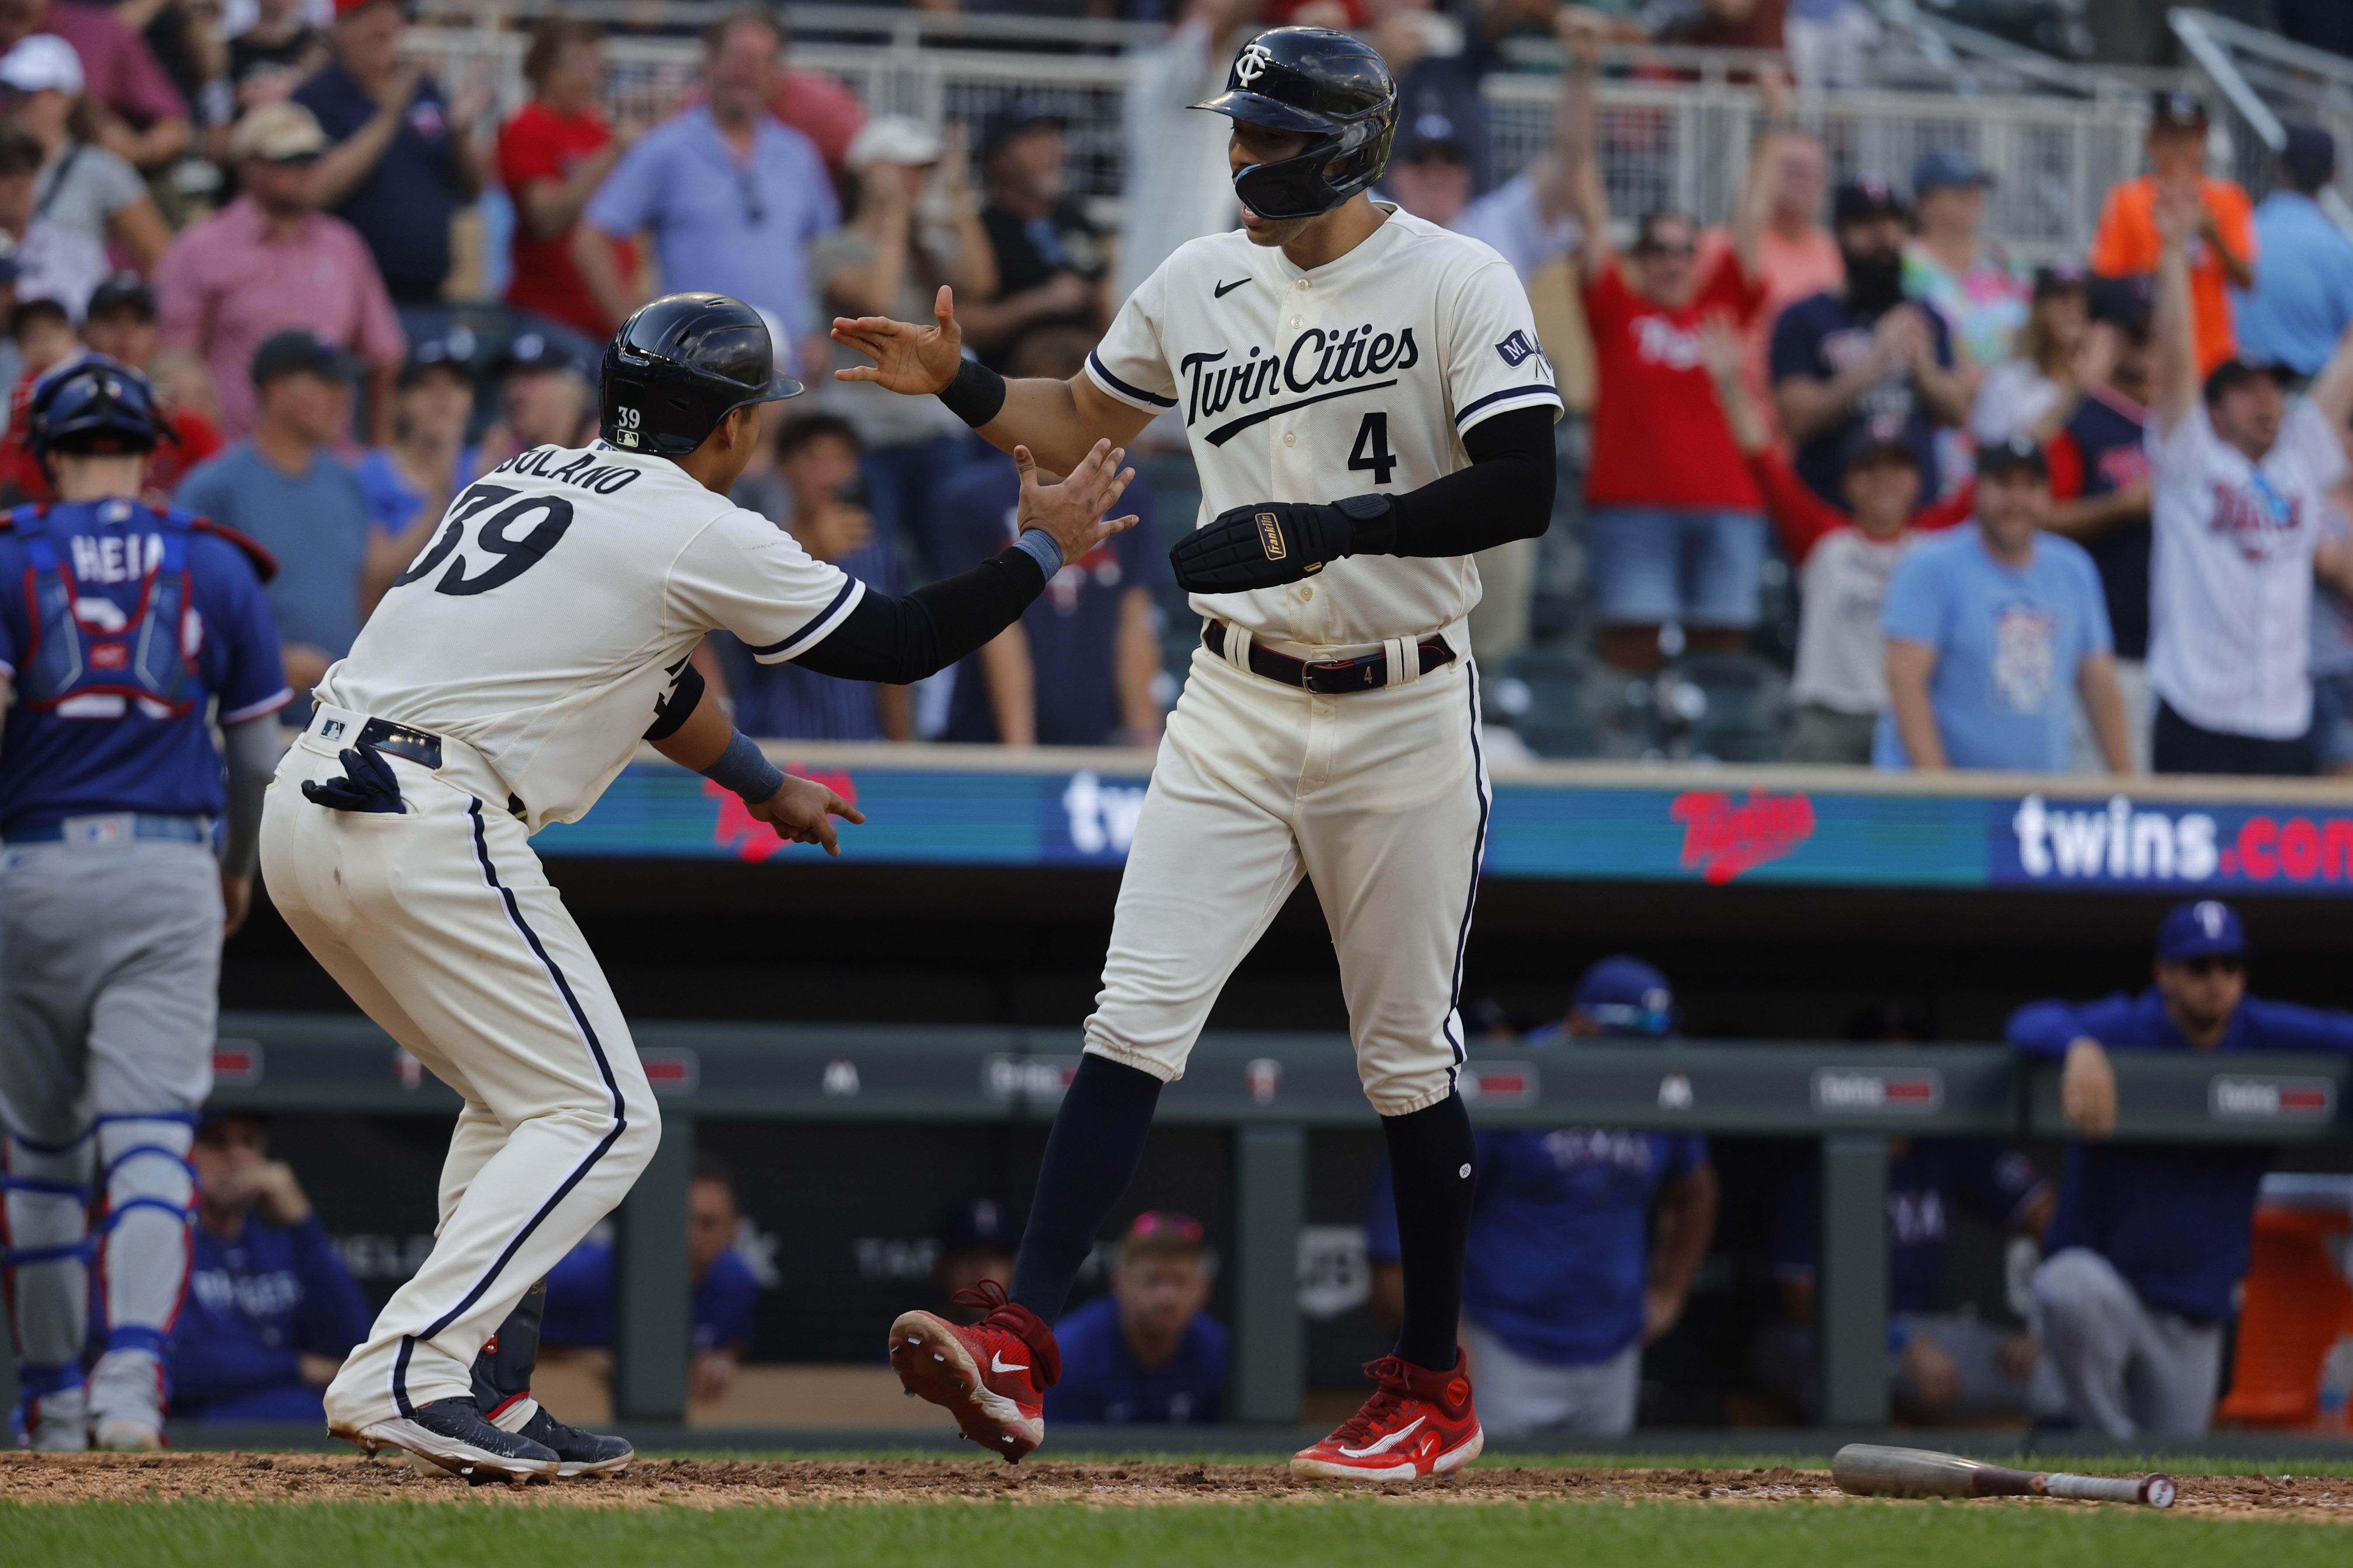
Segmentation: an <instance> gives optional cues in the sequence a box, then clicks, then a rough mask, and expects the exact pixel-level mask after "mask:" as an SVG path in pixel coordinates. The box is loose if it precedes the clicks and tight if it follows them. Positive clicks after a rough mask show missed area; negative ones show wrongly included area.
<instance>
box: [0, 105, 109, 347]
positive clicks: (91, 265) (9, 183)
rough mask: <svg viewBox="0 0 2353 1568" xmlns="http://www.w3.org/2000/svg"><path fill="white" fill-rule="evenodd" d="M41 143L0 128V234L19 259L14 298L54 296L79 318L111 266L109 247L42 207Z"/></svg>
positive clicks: (11, 252) (14, 131) (68, 312)
mask: <svg viewBox="0 0 2353 1568" xmlns="http://www.w3.org/2000/svg"><path fill="white" fill-rule="evenodd" d="M40 178H41V144H40V143H39V142H36V141H34V140H33V139H32V138H31V137H30V136H27V135H26V134H25V133H24V132H21V131H16V130H8V131H0V237H5V239H6V240H7V241H8V242H9V255H10V257H11V258H13V259H14V260H15V261H16V298H17V299H18V300H56V301H57V302H58V304H60V305H62V306H64V307H65V310H66V314H67V315H69V316H70V317H71V318H73V320H75V321H79V320H81V316H82V311H83V310H84V309H86V308H87V307H88V306H89V304H90V290H91V289H95V288H97V287H98V286H99V284H100V282H101V281H103V280H104V279H105V277H106V274H107V272H108V270H109V269H108V268H107V265H106V247H104V246H102V245H100V244H99V242H98V241H96V240H94V239H92V238H90V236H88V235H86V234H83V233H82V232H80V231H79V229H72V228H68V227H67V226H65V225H64V224H61V223H58V222H55V221H53V220H52V219H49V218H46V217H43V216H41V213H40V205H41V203H40V194H39V192H40Z"/></svg>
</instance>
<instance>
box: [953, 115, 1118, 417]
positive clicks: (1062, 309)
mask: <svg viewBox="0 0 2353 1568" xmlns="http://www.w3.org/2000/svg"><path fill="white" fill-rule="evenodd" d="M1068 157H1069V150H1068V148H1067V147H1066V146H1065V144H1064V142H1063V141H1062V122H1061V121H1060V119H1058V118H1056V117H1055V116H1054V115H1052V114H1050V113H1049V112H1047V110H1046V109H1045V108H1044V106H1043V105H1041V104H1039V103H1038V102H1037V101H1036V100H1032V99H1026V98H1017V99H1014V100H1011V101H1010V102H1008V103H1007V104H1005V105H1004V106H1003V107H1002V108H1000V109H999V110H997V112H996V113H995V114H993V115H991V116H990V117H989V120H988V122H987V126H986V127H985V128H984V129H983V132H982V134H981V143H980V158H981V167H982V169H983V170H984V171H985V172H986V173H987V179H988V205H987V206H986V207H984V208H982V209H981V215H980V221H981V224H982V225H983V226H985V227H986V228H987V231H988V245H989V250H990V253H991V254H992V255H994V256H995V258H996V259H997V292H996V293H995V294H994V295H993V296H991V297H990V298H988V299H987V300H970V301H966V300H958V301H957V302H956V316H957V319H958V320H959V321H962V322H963V323H964V335H965V342H967V343H969V344H970V345H972V347H973V349H974V350H975V351H976V352H977V353H979V355H980V357H981V359H982V361H983V362H985V363H987V364H988V365H989V367H990V368H992V369H994V370H997V371H1003V370H1004V369H1005V368H1006V366H1008V364H1010V363H1012V362H1013V355H1014V353H1015V351H1016V350H1018V348H1019V347H1020V346H1021V339H1022V338H1023V336H1024V335H1025V334H1027V333H1029V332H1033V331H1038V330H1039V329H1040V328H1043V327H1076V328H1079V329H1081V330H1082V331H1089V332H1093V333H1097V334H1100V333H1101V332H1102V331H1103V328H1104V326H1105V325H1106V324H1108V322H1109V321H1110V315H1109V311H1108V309H1107V302H1106V301H1105V300H1104V299H1103V287H1104V279H1105V276H1106V273H1107V267H1108V262H1109V258H1108V257H1107V256H1106V255H1105V253H1104V247H1103V235H1102V232H1101V231H1100V230H1098V229H1097V228H1096V227H1095V226H1094V224H1093V222H1092V220H1091V219H1089V218H1088V216H1087V215H1086V209H1085V208H1084V207H1082V205H1080V204H1079V202H1078V199H1077V198H1076V197H1074V196H1071V195H1065V194H1064V192H1063V189H1062V181H1063V174H1064V169H1065V165H1066V163H1067V161H1068Z"/></svg>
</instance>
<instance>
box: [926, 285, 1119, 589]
mask: <svg viewBox="0 0 2353 1568" xmlns="http://www.w3.org/2000/svg"><path fill="white" fill-rule="evenodd" d="M942 292H945V290H942ZM1126 456H1127V451H1126V448H1124V447H1113V445H1112V444H1111V443H1110V442H1109V441H1097V442H1096V443H1095V444H1094V449H1093V450H1092V451H1090V452H1089V453H1088V454H1087V455H1086V456H1085V457H1084V458H1081V459H1080V460H1079V466H1078V467H1077V468H1072V469H1071V471H1070V474H1069V476H1068V477H1067V478H1065V479H1063V480H1062V482H1061V483H1060V484H1058V485H1055V484H1046V483H1043V482H1041V481H1040V480H1039V477H1038V459H1037V458H1034V457H1032V456H1030V454H1029V447H1014V448H1013V466H1014V467H1015V468H1018V469H1020V470H1021V508H1020V519H1021V526H1022V527H1023V528H1025V529H1028V528H1034V529H1037V530H1038V531H1039V532H1041V533H1043V534H1045V535H1046V537H1048V538H1049V539H1051V540H1052V541H1053V542H1055V543H1056V544H1058V545H1060V547H1061V551H1062V559H1063V560H1064V561H1076V560H1077V559H1079V557H1081V556H1082V555H1084V554H1085V553H1086V552H1088V551H1090V550H1092V549H1093V548H1094V547H1095V546H1096V545H1098V544H1101V543H1102V542H1103V541H1104V540H1106V539H1109V538H1110V537H1111V536H1112V535H1113V534H1114V533H1124V532H1126V531H1128V530H1129V529H1131V528H1134V526H1135V524H1136V517H1135V514H1134V513H1133V512H1131V513H1129V514H1128V515H1127V516H1125V517H1112V518H1107V517H1105V516H1103V513H1105V512H1107V511H1109V510H1111V509H1112V503H1113V502H1114V501H1116V500H1119V498H1120V493H1121V492H1122V491H1124V490H1125V489H1127V484H1128V481H1129V480H1130V479H1134V478H1135V470H1134V468H1121V467H1120V466H1119V465H1120V460H1121V459H1122V458H1125V457H1126Z"/></svg>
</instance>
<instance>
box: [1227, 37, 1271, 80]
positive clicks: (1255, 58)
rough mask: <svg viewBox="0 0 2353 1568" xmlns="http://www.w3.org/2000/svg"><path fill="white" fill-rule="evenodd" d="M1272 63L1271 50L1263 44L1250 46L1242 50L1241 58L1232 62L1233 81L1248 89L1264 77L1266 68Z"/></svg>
mask: <svg viewBox="0 0 2353 1568" xmlns="http://www.w3.org/2000/svg"><path fill="white" fill-rule="evenodd" d="M1273 63H1274V51H1273V50H1271V49H1270V48H1268V47H1266V46H1265V45H1264V44H1252V45H1250V47H1248V48H1245V49H1244V50H1242V54H1241V58H1240V59H1238V60H1236V61H1235V62H1234V79H1235V80H1236V81H1239V82H1240V83H1241V84H1242V85H1243V86H1244V87H1248V86H1250V84H1251V83H1252V82H1255V81H1256V80H1258V79H1259V78H1260V77H1261V76H1264V75H1265V74H1266V68H1267V67H1269V66H1271V65H1272V64H1273Z"/></svg>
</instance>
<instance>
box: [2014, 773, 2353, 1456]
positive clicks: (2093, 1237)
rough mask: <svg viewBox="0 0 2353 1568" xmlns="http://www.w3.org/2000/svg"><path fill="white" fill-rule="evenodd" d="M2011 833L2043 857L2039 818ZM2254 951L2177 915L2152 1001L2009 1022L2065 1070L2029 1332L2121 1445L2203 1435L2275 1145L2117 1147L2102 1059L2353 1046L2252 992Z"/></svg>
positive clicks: (2026, 1047)
mask: <svg viewBox="0 0 2353 1568" xmlns="http://www.w3.org/2000/svg"><path fill="white" fill-rule="evenodd" d="M2043 832H2044V826H2043V824H2042V822H2041V821H2039V820H2036V821H2031V822H2028V823H2026V824H2025V825H2024V826H2022V827H2021V834H2022V835H2028V837H2022V838H2021V850H2022V852H2024V853H2029V854H2033V855H2045V856H2047V854H2048V852H2049V851H2048V847H2047V846H2046V845H2045V844H2044V842H2043V839H2042V835H2043ZM2247 953H2248V946H2247V931H2246V925H2245V922H2244V921H2242V920H2241V918H2240V916H2239V911H2238V910H2234V909H2232V907H2231V906H2230V905H2228V904H2225V903H2221V902H2220V901H2218V900H2212V899H2205V900H2200V901H2198V902H2196V903H2188V904H2178V905H2176V906H2175V907H2174V908H2173V909H2172V910H2170V911H2169V912H2168V914H2167V915H2166V917H2165V920H2164V922H2163V923H2162V924H2160V925H2159V926H2158V932H2157V960H2156V963H2155V965H2154V971H2155V973H2154V978H2155V981H2156V984H2153V985H2151V986H2150V987H2149V988H2148V989H2147V990H2146V991H2143V992H2142V993H2141V994H2139V995H2137V996H2127V995H2124V994H2116V995H2112V996H2109V997H2106V998H2105V999H2103V1000H2101V1001H2098V1002H2089V1003H2083V1004H2071V1003H2066V1002H2057V1001H2052V1002H2036V1003H2031V1004H2030V1005H2027V1006H2024V1007H2021V1008H2020V1009H2019V1010H2018V1011H2017V1012H2015V1013H2013V1014H2011V1015H2010V1023H2009V1025H2008V1027H2007V1037H2008V1038H2009V1041H2010V1044H2011V1045H2012V1046H2014V1047H2017V1048H2018V1049H2019V1050H2021V1051H2023V1052H2025V1053H2027V1054H2028V1055H2029V1056H2031V1057H2037V1058H2044V1059H2046V1060H2050V1061H2056V1062H2060V1063H2062V1064H2063V1067H2062V1069H2061V1072H2060V1078H2059V1100H2060V1105H2061V1107H2062V1109H2063V1110H2064V1111H2065V1113H2066V1117H2067V1121H2068V1123H2069V1125H2070V1126H2072V1127H2073V1129H2074V1130H2075V1134H2076V1141H2075V1142H2073V1143H2070V1144H2069V1145H2068V1146H2067V1174H2066V1179H2065V1181H2064V1183H2063V1184H2062V1186H2061V1188H2060V1193H2059V1212H2058V1216H2057V1217H2056V1218H2055V1219H2054V1220H2052V1225H2051V1230H2050V1233H2049V1234H2048V1235H2047V1236H2046V1237H2044V1240H2043V1248H2044V1252H2045V1255H2046V1256H2045V1259H2044V1262H2043V1264H2042V1268H2040V1269H2038V1270H2037V1271H2036V1273H2035V1276H2034V1327H2035V1335H2036V1337H2037V1338H2038V1339H2040V1340H2041V1341H2042V1350H2043V1354H2044V1355H2045V1356H2046V1357H2047V1358H2048V1359H2049V1361H2050V1363H2051V1365H2052V1369H2053V1370H2054V1371H2056V1372H2057V1373H2058V1374H2059V1381H2060V1383H2061V1384H2063V1386H2064V1388H2065V1389H2066V1393H2067V1403H2068V1405H2069V1407H2070V1409H2071V1411H2072V1413H2073V1415H2074V1417H2075V1418H2076V1420H2078V1421H2080V1422H2082V1423H2083V1424H2084V1426H2091V1427H2096V1428H2097V1429H2099V1430H2100V1431H2103V1432H2105V1433H2106V1434H2107V1435H2108V1436H2110V1437H2113V1438H2115V1439H2116V1440H2117V1441H2119V1442H2126V1441H2130V1440H2132V1439H2134V1438H2137V1437H2195V1436H2199V1435H2200V1434H2201V1433H2203V1432H2204V1431H2205V1430H2206V1423H2207V1419H2208V1416H2209V1415H2210V1414H2211V1411H2212V1409H2213V1405H2214V1397H2215V1394H2216V1392H2217V1390H2216V1381H2217V1378H2218V1376H2219V1374H2220V1373H2221V1359H2222V1343H2223V1335H2224V1331H2225V1328H2226V1326H2227V1324H2228V1322H2229V1320H2230V1319H2231V1318H2232V1316H2233V1315H2234V1314H2235V1313H2236V1310H2237V1303H2236V1300H2235V1297H2236V1293H2237V1291H2238V1288H2239V1282H2240V1280H2241V1279H2243V1278H2244V1277H2245V1275H2246V1272H2247V1261H2248V1257H2249V1253H2250V1248H2251V1247H2252V1233H2253V1223H2254V1210H2255V1194H2256V1191H2257V1189H2258V1187H2259V1185H2260V1184H2261V1183H2262V1181H2263V1172H2264V1171H2265V1170H2266V1169H2267V1168H2269V1166H2270V1165H2271V1163H2272V1161H2273V1159H2274V1156H2275V1155H2276V1154H2277V1152H2278V1151H2277V1150H2275V1149H2271V1148H2265V1147H2263V1146H2260V1145H2254V1144H2245V1143H2145V1142H2117V1141H2116V1140H2115V1137H2114V1135H2115V1133H2116V1068H2115V1067H2114V1065H2113V1064H2112V1063H2111V1062H2110V1060H2109V1058H2110V1056H2111V1055H2112V1054H2113V1053H2116V1052H2119V1051H2161V1052H2167V1053H2171V1054H2175V1055H2177V1056H2178V1055H2181V1054H2194V1055H2196V1056H2198V1057H2201V1058H2208V1059H2210V1060H2211V1059H2214V1058H2228V1057H2231V1056H2234V1055H2236V1054H2238V1053H2240V1052H2243V1051H2275V1052H2323V1051H2326V1052H2329V1053H2332V1054H2333V1053H2339V1052H2353V1014H2348V1013H2340V1012H2334V1011H2327V1012H2324V1011H2322V1010H2321V1009H2319V1008H2316V1007H2300V1006H2297V1005H2294V1004H2292V1003H2287V1002H2272V1001H2267V1000H2265V999H2264V998H2263V997H2260V996H2252V995H2249V994H2247ZM2215 1066H2216V1068H2217V1069H2218V1070H2227V1064H2226V1063H2224V1062H2222V1061H2219V1060H2217V1061H2216V1062H2215Z"/></svg>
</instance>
